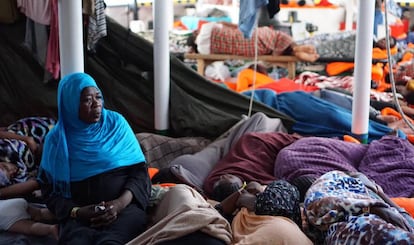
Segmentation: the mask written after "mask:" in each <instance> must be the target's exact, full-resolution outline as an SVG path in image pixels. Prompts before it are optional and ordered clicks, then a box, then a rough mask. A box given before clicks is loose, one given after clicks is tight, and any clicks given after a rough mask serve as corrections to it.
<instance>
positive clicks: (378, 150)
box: [274, 136, 414, 197]
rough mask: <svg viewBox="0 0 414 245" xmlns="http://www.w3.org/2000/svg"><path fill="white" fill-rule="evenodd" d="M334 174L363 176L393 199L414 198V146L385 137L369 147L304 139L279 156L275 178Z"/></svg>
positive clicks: (282, 151) (340, 141)
mask: <svg viewBox="0 0 414 245" xmlns="http://www.w3.org/2000/svg"><path fill="white" fill-rule="evenodd" d="M332 170H340V171H359V172H362V173H364V174H365V175H367V176H368V177H370V178H371V179H372V180H374V181H375V182H376V183H377V184H379V185H380V186H381V187H382V188H383V189H384V192H385V193H386V194H388V195H389V196H390V197H413V196H414V146H413V145H411V144H410V143H409V142H408V141H407V140H404V139H401V138H398V137H395V136H384V137H382V138H381V139H379V140H374V141H372V142H371V143H370V144H368V145H363V144H356V143H350V142H345V141H342V140H339V139H333V138H321V137H306V138H302V139H299V140H297V141H296V142H294V143H293V144H291V145H290V146H287V147H285V148H284V149H282V150H281V151H280V152H279V154H278V156H277V158H276V163H275V168H274V174H275V176H276V177H277V178H280V179H286V180H288V181H291V180H293V179H295V178H297V177H299V176H302V175H312V176H315V177H319V176H321V175H322V174H324V173H326V172H328V171H332Z"/></svg>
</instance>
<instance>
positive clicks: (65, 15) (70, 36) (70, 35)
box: [58, 0, 84, 77]
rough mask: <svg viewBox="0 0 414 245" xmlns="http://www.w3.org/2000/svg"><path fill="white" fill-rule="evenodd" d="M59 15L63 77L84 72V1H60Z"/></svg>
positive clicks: (61, 70)
mask: <svg viewBox="0 0 414 245" xmlns="http://www.w3.org/2000/svg"><path fill="white" fill-rule="evenodd" d="M58 15H59V52H60V72H61V77H63V76H65V75H67V74H69V73H73V72H83V71H84V61H83V26H82V0H59V1H58Z"/></svg>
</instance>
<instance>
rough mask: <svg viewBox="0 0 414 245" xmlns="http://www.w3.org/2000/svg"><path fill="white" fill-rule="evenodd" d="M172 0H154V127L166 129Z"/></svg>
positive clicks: (161, 129) (168, 99) (167, 122)
mask: <svg viewBox="0 0 414 245" xmlns="http://www.w3.org/2000/svg"><path fill="white" fill-rule="evenodd" d="M172 9H173V2H172V1H171V0H167V1H165V0H154V2H153V16H154V124H155V125H154V127H155V129H156V130H157V131H161V132H163V131H166V130H168V127H169V120H168V119H169V101H170V47H169V30H170V29H171V28H172V25H171V21H170V16H171V12H172V11H173V10H172Z"/></svg>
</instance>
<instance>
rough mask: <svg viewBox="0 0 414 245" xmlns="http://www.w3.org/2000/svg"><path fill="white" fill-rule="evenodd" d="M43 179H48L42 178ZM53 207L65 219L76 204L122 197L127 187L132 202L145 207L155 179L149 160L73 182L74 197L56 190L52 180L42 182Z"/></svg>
mask: <svg viewBox="0 0 414 245" xmlns="http://www.w3.org/2000/svg"><path fill="white" fill-rule="evenodd" d="M40 178H41V179H46V178H42V176H40ZM41 188H42V193H43V196H44V197H45V198H46V205H47V207H48V208H49V210H50V211H51V212H52V213H54V214H55V215H56V218H57V219H58V220H59V221H61V220H64V219H67V218H69V217H70V212H71V210H72V208H73V207H82V206H86V205H91V204H98V203H100V202H102V201H111V200H114V199H116V198H118V197H119V196H120V195H121V194H122V193H123V192H124V191H125V190H129V191H131V193H132V194H133V199H132V201H131V203H133V204H136V205H137V206H138V207H139V208H141V209H142V210H145V209H146V207H147V206H148V203H149V198H150V194H151V182H150V179H149V175H148V171H147V166H146V164H145V163H140V164H135V165H132V166H128V167H121V168H117V169H114V170H111V171H108V172H105V173H102V174H99V175H96V176H92V177H89V178H87V179H85V180H82V181H77V182H72V183H71V195H72V197H71V199H67V198H64V197H62V196H56V195H53V194H52V190H53V186H52V184H51V183H46V182H45V183H43V184H42V185H41Z"/></svg>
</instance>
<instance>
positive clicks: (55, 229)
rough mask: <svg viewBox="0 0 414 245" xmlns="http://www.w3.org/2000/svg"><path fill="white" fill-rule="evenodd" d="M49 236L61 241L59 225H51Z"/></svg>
mask: <svg viewBox="0 0 414 245" xmlns="http://www.w3.org/2000/svg"><path fill="white" fill-rule="evenodd" d="M49 235H50V236H51V237H53V238H54V239H56V241H57V240H59V227H58V225H51V226H50V230H49Z"/></svg>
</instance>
